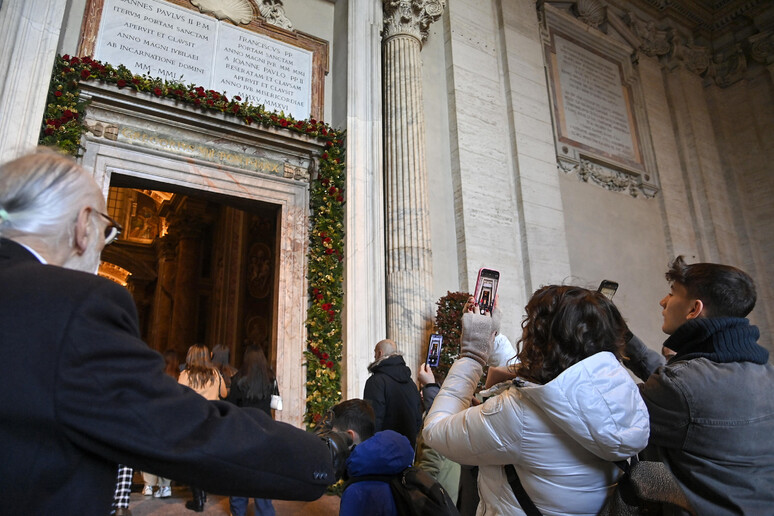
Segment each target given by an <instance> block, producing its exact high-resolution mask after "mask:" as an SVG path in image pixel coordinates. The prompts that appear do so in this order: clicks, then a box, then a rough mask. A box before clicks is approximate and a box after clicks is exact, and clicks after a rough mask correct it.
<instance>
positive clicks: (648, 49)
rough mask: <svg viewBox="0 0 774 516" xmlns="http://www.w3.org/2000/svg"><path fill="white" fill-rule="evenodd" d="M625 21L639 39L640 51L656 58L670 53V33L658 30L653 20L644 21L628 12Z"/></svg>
mask: <svg viewBox="0 0 774 516" xmlns="http://www.w3.org/2000/svg"><path fill="white" fill-rule="evenodd" d="M623 19H624V21H625V22H626V23H627V25H629V27H630V28H631V29H632V31H634V34H636V36H637V37H638V38H639V40H640V50H642V51H643V52H644V53H645V54H646V55H648V56H651V57H654V56H664V55H667V54H668V53H669V50H670V49H671V48H672V46H671V45H670V43H669V37H670V32H669V31H666V30H658V29H657V28H656V24H655V22H654V21H653V20H648V21H645V20H642V19H641V18H639V17H638V16H637V15H636V14H634V13H632V12H627V13H626V14H625V15H624V17H623Z"/></svg>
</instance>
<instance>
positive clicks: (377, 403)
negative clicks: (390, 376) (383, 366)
mask: <svg viewBox="0 0 774 516" xmlns="http://www.w3.org/2000/svg"><path fill="white" fill-rule="evenodd" d="M386 396H387V393H386V391H385V385H384V380H383V379H382V378H381V376H380V375H378V374H374V375H371V377H370V378H369V379H368V380H366V384H365V389H364V390H363V399H364V400H365V401H367V402H369V403H370V404H371V407H372V408H373V409H374V416H375V421H374V431H376V432H381V431H382V430H384V414H385V411H386V410H387V398H386Z"/></svg>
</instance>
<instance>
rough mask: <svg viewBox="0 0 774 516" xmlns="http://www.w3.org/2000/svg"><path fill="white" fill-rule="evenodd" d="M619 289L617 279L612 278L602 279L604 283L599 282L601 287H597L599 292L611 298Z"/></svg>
mask: <svg viewBox="0 0 774 516" xmlns="http://www.w3.org/2000/svg"><path fill="white" fill-rule="evenodd" d="M617 290H618V283H616V282H615V281H610V280H602V283H600V284H599V288H598V289H597V292H599V293H600V294H602V295H603V296H605V297H606V298H608V299H609V300H611V301H612V300H613V296H614V295H615V293H616V291H617Z"/></svg>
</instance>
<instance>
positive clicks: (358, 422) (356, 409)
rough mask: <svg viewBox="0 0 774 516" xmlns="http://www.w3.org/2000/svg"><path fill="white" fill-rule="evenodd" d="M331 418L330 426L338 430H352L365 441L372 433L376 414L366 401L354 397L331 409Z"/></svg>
mask: <svg viewBox="0 0 774 516" xmlns="http://www.w3.org/2000/svg"><path fill="white" fill-rule="evenodd" d="M331 411H332V412H333V420H332V421H331V427H332V428H336V429H338V430H354V431H355V432H357V434H358V435H359V436H360V439H361V440H363V441H365V440H366V439H368V438H369V437H371V436H372V435H374V429H375V423H374V421H375V420H376V416H375V415H374V409H373V408H372V407H371V404H370V403H368V402H367V401H364V400H361V399H360V398H354V399H351V400H347V401H342V402H341V403H339V404H338V405H334V406H333V408H332V409H331Z"/></svg>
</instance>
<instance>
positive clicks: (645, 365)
mask: <svg viewBox="0 0 774 516" xmlns="http://www.w3.org/2000/svg"><path fill="white" fill-rule="evenodd" d="M625 353H626V359H625V360H624V362H623V363H624V365H625V366H626V367H628V368H629V369H631V371H632V373H634V374H635V375H636V376H637V377H638V378H639V379H640V380H642V381H643V382H644V381H646V380H647V379H648V377H649V376H650V375H651V374H653V372H654V371H655V370H656V369H658V368H659V367H661V366H663V365H664V364H665V363H666V359H665V358H664V357H663V356H662V355H661V353H658V352H656V351H653V350H652V349H650V348H648V347H647V346H646V345H645V344H644V343H643V342H642V341H641V340H640V339H639V337H637V336H636V335H632V337H631V338H630V339H629V340H628V341H627V342H626V347H625Z"/></svg>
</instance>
